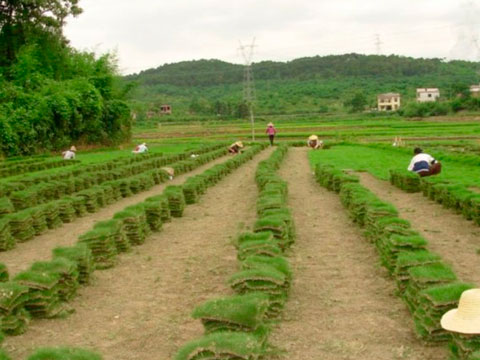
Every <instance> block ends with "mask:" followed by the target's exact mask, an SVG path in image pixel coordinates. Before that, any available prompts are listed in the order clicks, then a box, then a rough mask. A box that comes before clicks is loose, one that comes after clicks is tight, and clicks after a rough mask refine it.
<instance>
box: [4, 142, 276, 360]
mask: <svg viewBox="0 0 480 360" xmlns="http://www.w3.org/2000/svg"><path fill="white" fill-rule="evenodd" d="M270 153H271V149H269V150H266V151H263V152H262V153H261V154H259V155H257V156H256V157H255V158H254V159H253V160H251V161H249V162H248V163H246V164H244V165H243V166H242V167H241V168H239V169H237V170H235V171H234V172H233V173H232V174H230V175H229V176H227V177H226V178H225V179H223V180H222V181H221V182H219V183H218V184H217V185H216V186H214V187H213V188H211V189H209V190H208V192H207V193H206V194H205V195H204V196H203V198H202V199H201V201H200V202H199V203H198V204H194V205H189V206H187V208H186V209H185V213H184V216H183V217H182V218H179V219H174V220H173V221H172V222H170V223H167V224H164V228H163V231H161V232H160V233H157V234H154V235H153V236H151V237H150V238H149V239H148V240H147V242H146V243H145V244H144V245H142V246H139V247H136V248H134V250H133V251H131V252H130V253H127V254H124V255H121V256H120V257H119V258H120V262H119V264H118V265H117V266H116V267H115V268H113V269H109V270H104V271H97V272H95V275H96V280H95V283H94V284H93V285H92V286H88V287H85V288H83V289H82V290H81V292H80V296H79V297H77V298H76V299H75V300H74V301H73V302H72V306H73V307H74V308H75V309H76V312H75V313H74V314H72V315H70V316H69V317H67V318H66V319H54V320H38V321H34V322H33V323H32V324H31V326H30V328H29V329H28V331H27V332H26V333H25V334H24V335H21V336H17V337H9V338H7V340H6V341H5V347H6V349H7V351H9V352H11V354H12V356H13V358H14V359H23V358H24V357H25V355H26V354H28V353H30V352H31V351H32V349H33V348H36V347H39V346H58V345H67V346H80V347H86V348H93V349H96V350H98V351H100V352H101V353H102V354H103V355H104V359H105V360H127V359H128V360H136V359H138V360H140V359H141V360H145V359H152V360H156V359H159V360H164V359H171V358H172V357H173V355H174V353H175V352H176V351H177V350H178V348H179V347H180V346H182V345H183V344H184V343H185V342H187V341H189V340H192V339H194V338H196V337H198V336H200V335H201V334H202V332H203V331H202V330H203V329H202V326H201V324H200V322H199V321H196V320H193V319H191V317H190V313H191V311H192V310H193V309H194V307H195V306H196V305H198V304H200V303H202V302H203V301H204V300H206V299H211V298H215V297H218V296H224V295H227V294H230V293H232V292H231V290H230V289H229V288H228V286H227V285H226V284H225V282H226V280H227V279H228V277H229V275H231V274H233V273H234V272H235V271H236V270H237V261H236V257H235V250H234V248H233V247H232V245H231V239H232V238H233V237H234V236H235V235H236V233H237V232H238V231H240V230H241V229H242V228H243V227H245V226H246V225H245V224H248V225H250V224H253V221H254V219H255V214H256V211H255V202H256V198H257V190H256V186H255V182H254V173H255V169H256V166H257V164H258V162H259V161H260V160H263V159H265V158H266V157H268V156H269V154H270ZM210 165H211V164H210Z"/></svg>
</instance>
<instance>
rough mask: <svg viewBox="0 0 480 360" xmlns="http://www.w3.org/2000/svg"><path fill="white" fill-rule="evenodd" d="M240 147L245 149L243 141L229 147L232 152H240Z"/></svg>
mask: <svg viewBox="0 0 480 360" xmlns="http://www.w3.org/2000/svg"><path fill="white" fill-rule="evenodd" d="M240 149H243V143H242V142H241V141H236V142H234V143H233V144H232V145H230V147H229V148H228V152H229V153H230V154H238V153H240Z"/></svg>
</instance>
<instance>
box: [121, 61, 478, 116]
mask: <svg viewBox="0 0 480 360" xmlns="http://www.w3.org/2000/svg"><path fill="white" fill-rule="evenodd" d="M479 70H480V65H479V64H478V63H473V62H466V61H450V62H445V61H443V60H441V59H414V58H408V57H401V56H394V55H391V56H376V55H359V54H346V55H332V56H325V57H320V56H316V57H309V58H301V59H296V60H293V61H290V62H285V63H282V62H273V61H264V62H260V63H256V64H253V74H254V78H255V86H256V95H257V112H259V113H263V114H280V113H295V112H332V111H333V112H337V111H344V110H347V109H346V108H345V105H347V104H349V101H350V100H351V99H352V98H353V97H355V95H357V94H359V93H361V94H362V96H364V98H365V99H364V100H365V105H366V107H367V108H368V107H369V106H374V105H375V99H376V94H377V93H379V92H390V91H395V92H400V93H401V94H402V95H403V97H404V100H405V101H406V102H408V101H409V100H411V99H413V98H414V97H415V88H416V87H439V88H440V89H441V92H442V97H443V98H444V99H448V98H452V97H454V96H456V94H458V93H459V92H464V90H465V89H466V88H467V87H468V86H469V85H471V84H473V83H478V82H479V79H480V77H479V75H478V71H479ZM126 80H127V81H134V82H136V83H137V84H138V88H137V90H136V91H135V96H134V99H136V100H137V101H138V102H137V108H138V109H142V105H143V104H147V105H146V106H147V107H149V108H153V109H155V107H157V106H158V105H159V104H161V103H170V104H172V105H173V107H174V112H176V114H177V115H182V114H188V113H190V114H196V115H200V114H215V115H217V114H220V115H222V116H241V115H242V112H244V107H243V105H242V94H243V92H242V80H243V66H241V65H236V64H229V63H226V62H223V61H219V60H199V61H188V62H180V63H176V64H167V65H164V66H160V67H158V68H156V69H149V70H146V71H142V72H140V73H139V74H134V75H130V76H127V77H126ZM347 107H348V106H347ZM143 109H145V107H143Z"/></svg>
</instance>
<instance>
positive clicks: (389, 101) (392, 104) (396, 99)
mask: <svg viewBox="0 0 480 360" xmlns="http://www.w3.org/2000/svg"><path fill="white" fill-rule="evenodd" d="M377 108H378V111H395V110H398V109H399V108H400V94H399V93H386V94H379V95H378V96H377Z"/></svg>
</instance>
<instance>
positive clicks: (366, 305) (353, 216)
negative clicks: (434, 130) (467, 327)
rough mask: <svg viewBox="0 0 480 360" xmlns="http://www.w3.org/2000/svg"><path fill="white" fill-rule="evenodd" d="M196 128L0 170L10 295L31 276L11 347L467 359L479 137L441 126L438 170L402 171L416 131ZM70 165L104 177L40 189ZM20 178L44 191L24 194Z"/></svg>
mask: <svg viewBox="0 0 480 360" xmlns="http://www.w3.org/2000/svg"><path fill="white" fill-rule="evenodd" d="M201 143H202V141H201V140H200V139H197V140H196V141H193V142H191V143H190V144H189V145H188V146H187V144H182V145H179V146H177V145H174V144H172V145H168V146H166V147H165V149H164V150H163V151H161V150H160V149H158V150H157V151H152V152H151V153H150V154H149V155H148V156H145V157H143V158H141V157H133V156H132V155H131V154H130V153H127V152H122V151H120V152H118V153H114V154H113V155H112V156H111V157H109V156H107V154H105V153H100V154H91V155H88V156H90V160H87V161H83V160H80V161H79V162H78V163H76V164H71V165H68V166H61V167H53V168H51V169H44V170H40V171H33V172H31V173H29V172H26V173H24V174H22V176H20V175H16V176H12V177H8V178H5V179H2V186H3V188H2V189H3V190H2V191H3V198H4V199H6V200H5V201H4V203H8V202H10V203H12V204H14V206H13V207H10V208H8V207H4V209H10V210H9V211H7V212H4V213H3V214H2V215H1V216H0V222H2V221H3V224H4V226H5V227H4V228H3V232H0V240H2V241H3V243H4V244H13V246H6V245H5V246H6V247H5V248H4V249H3V250H4V251H2V252H0V263H1V264H3V265H4V273H3V274H4V277H3V279H4V280H6V276H9V277H10V279H11V280H10V281H7V282H3V283H1V282H0V290H3V291H2V292H0V302H3V303H11V302H12V300H13V299H12V298H11V296H12V295H9V294H11V293H10V292H9V291H11V290H12V289H15V290H14V291H23V297H21V299H23V300H22V301H21V302H20V303H14V304H15V305H14V306H13V307H12V308H9V309H7V308H6V310H2V311H5V312H4V313H0V319H2V321H0V325H1V326H2V329H3V331H4V332H6V333H7V335H8V336H7V337H6V339H5V341H4V342H3V349H4V350H5V351H6V352H7V353H8V354H9V356H11V358H12V359H25V358H26V357H27V356H28V355H29V354H31V353H32V352H34V351H35V349H38V348H41V347H45V346H47V347H52V346H69V347H81V348H85V349H90V350H92V351H94V352H98V353H99V354H102V356H103V358H104V359H106V360H109V359H112V360H113V359H146V358H152V359H154V358H159V359H175V360H184V359H197V358H199V356H202V350H201V349H204V348H205V347H206V348H208V349H209V351H211V352H212V354H213V355H212V356H211V358H212V359H224V358H225V357H222V356H223V355H222V354H224V351H227V352H231V353H232V354H236V355H238V356H244V358H245V359H268V358H271V359H279V360H283V359H298V360H300V359H352V358H355V359H372V358H378V359H392V360H393V359H412V360H417V359H418V360H420V359H431V360H437V359H449V358H450V357H451V356H454V358H455V359H469V358H468V356H469V355H470V354H471V351H470V350H468V351H466V352H465V353H463V352H462V351H464V350H459V349H463V348H462V346H464V344H468V346H471V344H470V343H468V341H470V340H469V339H464V338H461V337H450V336H449V335H448V334H447V333H445V332H442V331H441V330H440V329H439V323H438V321H439V317H438V316H439V314H441V313H443V312H445V311H446V310H448V309H451V308H454V307H456V305H457V303H458V298H459V296H460V294H461V292H462V291H463V290H465V289H468V288H471V287H475V286H476V284H478V283H480V276H479V274H478V271H476V269H478V266H479V262H480V257H479V255H478V254H479V249H480V245H479V243H478V235H479V234H480V227H479V226H480V220H479V219H480V211H477V207H476V201H477V198H478V196H479V193H478V191H477V190H476V189H477V188H478V189H480V184H479V183H478V181H479V179H480V173H479V170H478V164H477V162H478V160H477V159H476V156H475V155H474V154H475V148H474V144H470V145H471V147H468V146H466V147H465V148H467V151H464V152H463V153H459V151H458V147H456V146H454V145H459V146H460V145H461V144H459V143H455V142H447V143H437V142H434V143H432V144H431V147H430V148H428V151H429V152H430V153H432V155H434V156H435V157H436V158H437V159H439V160H441V162H442V164H443V171H442V173H441V175H439V176H437V177H435V178H430V179H429V178H425V179H422V180H421V181H420V180H419V178H413V177H411V176H410V175H411V174H409V173H408V172H406V170H405V168H406V166H407V165H408V162H409V160H410V158H411V154H410V151H411V149H410V148H409V147H408V148H393V147H391V146H389V145H386V144H376V143H371V144H367V143H354V142H331V143H328V142H327V144H328V145H329V146H328V147H327V149H324V150H319V151H312V150H309V149H307V148H306V147H303V146H302V147H294V146H290V147H289V146H287V143H284V144H282V142H281V141H280V142H279V145H278V146H276V147H273V148H272V147H266V143H265V142H262V143H258V144H255V143H251V144H248V146H247V147H246V148H245V151H244V152H243V153H242V154H240V155H238V156H231V155H227V154H226V143H216V142H209V143H206V144H204V145H202V144H201ZM446 144H448V145H446ZM295 145H300V144H295ZM450 145H451V146H450ZM430 149H431V150H432V151H430ZM193 153H195V154H198V155H199V156H198V157H193V158H192V157H191V154H193ZM107 164H108V165H107ZM163 166H171V167H173V168H174V169H175V171H176V175H175V177H174V179H173V180H169V179H168V176H167V175H166V173H165V172H164V170H162V167H163ZM73 169H75V170H73ZM391 170H394V171H393V172H392V171H391ZM58 174H62V176H58ZM94 174H95V175H94ZM460 174H461V176H460ZM63 175H65V176H63ZM75 177H81V178H82V179H83V178H85V179H86V178H92V179H94V180H92V179H90V180H89V182H82V185H81V188H79V189H77V188H76V187H75V186H73V187H70V188H71V190H73V192H71V193H70V192H69V191H67V190H64V191H60V192H58V191H57V192H55V191H53V192H52V191H51V190H49V191H44V190H35V189H42V186H44V185H42V184H48V183H49V182H53V183H54V184H57V185H56V186H57V187H58V186H60V185H59V184H62V183H63V182H64V181H67V182H68V181H69V180H68V179H70V178H75ZM22 181H23V182H22ZM19 184H20V185H21V184H25V185H26V186H25V189H19V188H17V187H19V186H20V185H19ZM73 184H74V185H78V184H76V183H75V182H74V183H73ZM38 185H42V186H38ZM324 187H326V189H325V188H324ZM66 188H67V189H68V188H69V187H68V186H67V187H66ZM75 190H78V191H75ZM24 191H34V192H33V193H32V192H30V193H28V194H30V195H29V196H33V195H32V194H34V195H35V196H36V197H37V198H38V199H37V204H32V203H28V202H20V201H19V197H18V196H17V195H19V193H22V192H24ZM459 192H461V193H462V194H463V195H464V197H463V198H462V199H463V202H460V200H458V201H453V200H452V199H457V198H454V196H457V195H458V194H459ZM465 193H468V195H469V196H466V197H465ZM115 194H116V195H115ZM458 196H459V195H458ZM32 198H33V197H31V199H32ZM72 198H81V199H83V200H82V201H83V205H82V206H79V205H78V204H76V203H75V202H74V201H73V200H72V201H71V203H70V205H71V206H70V212H68V211H66V210H65V209H64V208H63V207H58V208H57V210H56V211H57V212H56V213H55V214H56V218H52V216H53V215H51V212H49V211H46V212H41V211H39V210H38V209H44V208H45V207H46V209H50V208H51V207H52V206H56V205H58V204H60V203H61V204H63V203H64V202H68V201H70V200H69V199H72ZM41 199H44V200H41ZM458 199H460V198H458ZM447 200H448V201H447ZM52 204H53V205H52ZM452 204H453V205H452ZM479 208H480V207H479ZM35 209H37V210H35ZM82 209H83V210H82ZM32 211H33V214H36V216H33V215H32ZM38 211H39V212H38ZM37 212H38V213H37ZM18 214H22V215H25V216H27V215H29V216H32V217H31V220H28V219H30V218H28V219H27V220H28V221H27V220H25V222H21V223H20V225H19V220H18V218H19V215H18ZM39 214H40V215H39ZM68 214H71V215H72V217H71V218H70V217H69V216H67V215H68ZM42 216H44V217H45V218H44V222H45V225H44V226H43V227H42V226H41V225H42V221H39V220H38V217H40V218H41V219H43V217H42ZM55 224H56V225H55ZM392 224H395V227H392V226H393V225H392ZM49 225H51V226H49ZM25 226H30V228H31V230H30V232H28V234H29V236H26V235H25V233H26V230H25V229H24V227H25ZM12 229H14V230H12ZM40 230H41V231H40ZM32 231H33V232H32ZM2 241H0V244H2ZM10 241H13V243H11V242H10ZM399 244H401V245H399ZM52 253H53V254H54V256H53V258H52ZM68 254H70V255H68ZM95 268H96V269H95ZM94 270H95V271H94ZM7 272H8V275H6V274H7ZM40 274H43V275H41V276H47V275H48V284H49V285H47V278H42V279H40V277H39V276H40ZM260 279H261V280H260ZM84 285H86V286H84ZM2 297H3V298H2ZM38 299H42V301H41V302H39V301H38ZM227 309H228V311H227ZM232 309H233V310H232ZM432 309H433V310H432ZM252 311H254V313H255V314H256V315H253V313H252ZM6 319H8V320H9V322H8V323H7V322H6ZM12 320H15V321H14V322H12ZM7 324H8V325H7ZM202 325H203V327H202ZM226 329H228V330H230V331H234V333H231V332H229V333H224V332H220V333H218V330H226ZM12 335H15V336H12ZM152 339H161V341H160V340H159V341H153V340H152ZM312 339H315V341H314V343H313V344H312ZM449 342H450V343H452V344H453V345H452V346H451V347H450V348H449V347H448V346H447V344H448V343H449ZM247 344H249V345H247ZM474 346H476V345H475V344H474ZM239 358H241V357H239Z"/></svg>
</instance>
